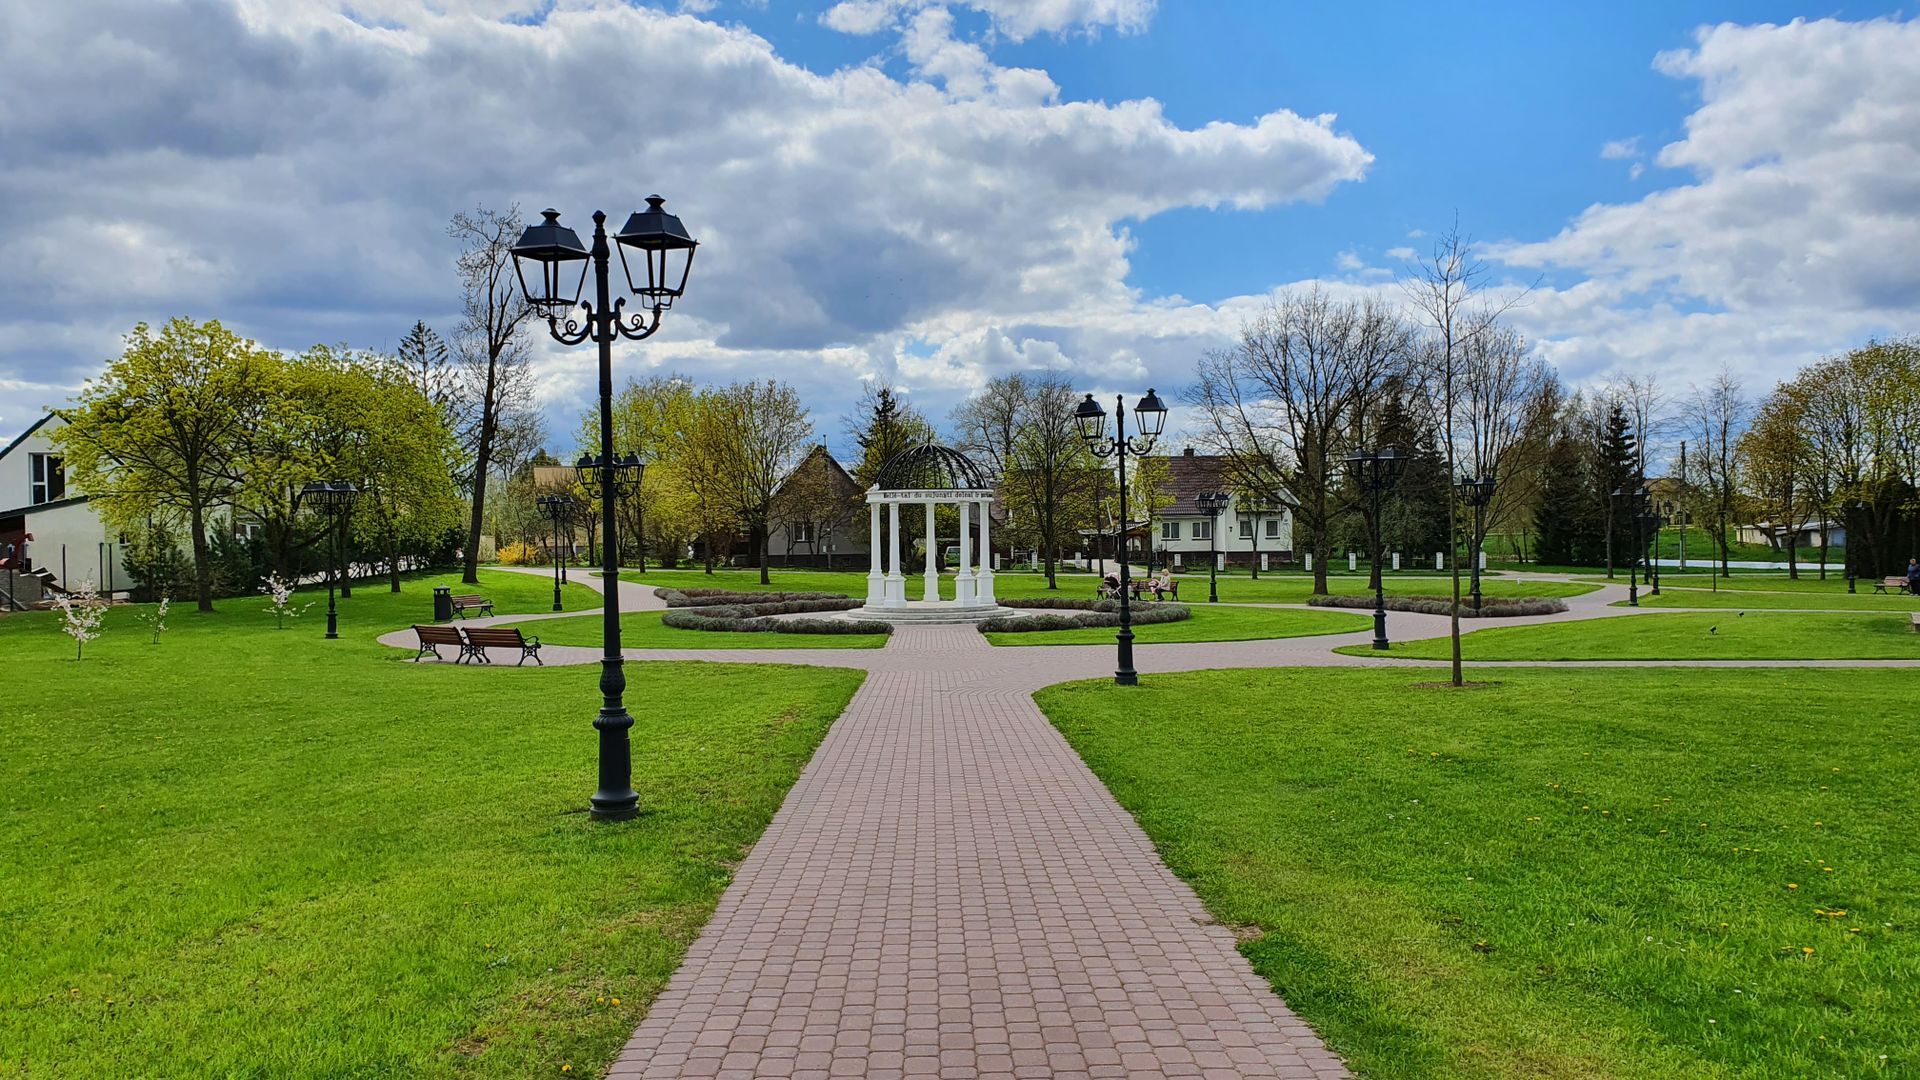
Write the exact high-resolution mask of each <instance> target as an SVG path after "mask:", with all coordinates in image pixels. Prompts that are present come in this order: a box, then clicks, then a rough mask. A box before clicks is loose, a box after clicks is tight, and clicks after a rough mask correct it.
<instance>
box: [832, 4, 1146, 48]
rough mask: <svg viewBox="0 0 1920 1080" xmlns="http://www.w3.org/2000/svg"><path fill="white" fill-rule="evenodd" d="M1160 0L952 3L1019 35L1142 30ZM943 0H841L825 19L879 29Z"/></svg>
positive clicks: (854, 30)
mask: <svg viewBox="0 0 1920 1080" xmlns="http://www.w3.org/2000/svg"><path fill="white" fill-rule="evenodd" d="M1156 3H1157V0H952V6H956V7H965V8H969V9H972V10H974V11H979V12H983V13H984V14H986V16H987V17H988V18H989V19H990V20H991V21H992V23H993V28H994V30H995V31H997V32H998V33H1000V34H1002V35H1004V36H1006V37H1008V38H1011V39H1012V40H1014V41H1024V40H1026V39H1027V38H1029V37H1032V36H1033V35H1035V34H1062V33H1065V32H1067V31H1069V30H1081V31H1085V32H1087V33H1093V32H1095V31H1098V30H1099V29H1101V28H1103V27H1112V28H1113V29H1115V30H1118V31H1120V32H1121V33H1138V32H1139V31H1141V30H1144V29H1146V28H1147V24H1148V23H1150V22H1152V21H1153V12H1154V8H1155V6H1156ZM943 6H946V4H943V3H942V0H840V2H839V3H837V4H835V5H834V6H833V7H831V8H828V9H827V12H826V14H824V15H822V16H821V17H820V21H821V22H822V23H824V24H826V25H827V26H828V27H830V28H832V29H834V30H838V31H840V32H841V33H846V34H875V33H879V32H880V31H881V30H885V29H888V28H890V27H893V26H896V25H899V24H902V23H905V22H910V21H911V19H912V13H914V12H918V11H923V10H927V9H931V8H937V7H943Z"/></svg>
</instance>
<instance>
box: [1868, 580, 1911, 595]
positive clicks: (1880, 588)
mask: <svg viewBox="0 0 1920 1080" xmlns="http://www.w3.org/2000/svg"><path fill="white" fill-rule="evenodd" d="M1873 591H1874V592H1906V591H1907V579H1906V578H1903V577H1887V578H1881V579H1880V583H1879V584H1877V585H1875V586H1874V587H1873Z"/></svg>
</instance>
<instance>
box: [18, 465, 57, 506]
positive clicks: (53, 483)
mask: <svg viewBox="0 0 1920 1080" xmlns="http://www.w3.org/2000/svg"><path fill="white" fill-rule="evenodd" d="M27 478H28V482H29V484H30V486H31V493H30V494H29V495H28V496H27V501H28V502H29V503H31V504H32V505H34V506H39V505H40V504H41V503H50V502H53V501H54V500H56V499H64V498H66V497H67V462H66V459H64V458H62V457H61V456H60V455H59V454H28V455H27Z"/></svg>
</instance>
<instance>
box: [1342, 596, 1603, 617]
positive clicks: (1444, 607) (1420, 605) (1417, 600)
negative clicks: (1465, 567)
mask: <svg viewBox="0 0 1920 1080" xmlns="http://www.w3.org/2000/svg"><path fill="white" fill-rule="evenodd" d="M1307 606H1309V607H1332V608H1359V609H1362V610H1366V611H1371V610H1373V597H1371V596H1309V597H1307ZM1386 608H1387V610H1388V611H1411V612H1414V613H1416V614H1419V615H1448V614H1451V613H1452V612H1453V601H1452V600H1451V599H1449V598H1448V597H1445V596H1389V597H1387V602H1386ZM1565 610H1567V605H1566V604H1565V603H1564V602H1562V601H1559V600H1553V599H1549V598H1546V597H1540V596H1483V597H1481V598H1480V610H1478V611H1475V610H1474V609H1473V608H1471V607H1468V606H1467V603H1466V601H1464V600H1462V601H1461V602H1460V617H1461V618H1463V619H1511V618H1514V617H1516V616H1520V615H1556V614H1558V613H1560V612H1562V611H1565Z"/></svg>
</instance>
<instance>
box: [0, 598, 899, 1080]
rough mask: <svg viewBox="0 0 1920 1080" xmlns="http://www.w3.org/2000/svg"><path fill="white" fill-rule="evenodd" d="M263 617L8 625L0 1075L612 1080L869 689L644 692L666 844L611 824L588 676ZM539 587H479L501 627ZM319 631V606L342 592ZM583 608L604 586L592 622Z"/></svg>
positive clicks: (783, 681)
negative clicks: (81, 641) (644, 1020)
mask: <svg viewBox="0 0 1920 1080" xmlns="http://www.w3.org/2000/svg"><path fill="white" fill-rule="evenodd" d="M446 580H449V579H444V578H424V579H415V580H413V581H411V582H409V584H408V586H407V590H408V591H407V592H405V593H403V594H401V595H400V596H399V597H394V596H392V594H389V593H386V592H384V591H375V590H371V589H366V588H363V589H362V590H360V593H359V595H356V596H355V597H354V598H353V599H352V600H351V601H346V602H343V604H342V615H341V630H342V634H343V637H342V639H341V640H339V641H331V642H329V641H323V640H321V639H320V634H321V631H322V628H323V624H322V622H321V621H320V620H319V619H317V618H315V615H316V614H317V610H318V609H315V611H310V612H309V613H308V614H307V615H305V616H302V617H301V618H300V619H299V620H297V621H296V622H295V623H294V624H290V626H289V628H288V629H286V630H284V631H281V630H275V629H274V627H273V619H272V617H271V616H268V615H266V614H264V613H262V611H261V609H262V608H263V607H264V606H265V601H264V599H262V598H258V597H255V598H250V599H240V600H227V601H221V602H220V608H221V610H220V611H218V612H217V613H215V614H213V615H210V616H201V615H196V614H192V613H190V612H187V611H184V610H182V609H180V608H179V607H176V608H175V611H174V613H173V615H172V617H171V618H170V619H169V620H168V621H169V623H170V624H171V628H170V629H169V630H168V631H167V632H166V633H165V634H164V635H163V636H162V638H161V642H160V644H158V645H154V644H150V641H149V637H148V635H147V633H146V631H145V628H144V627H143V626H142V625H141V624H140V623H138V622H137V621H136V617H137V616H138V615H140V614H143V613H144V611H143V609H136V608H116V609H114V610H113V611H112V612H111V613H110V615H109V617H108V620H107V624H106V631H107V632H106V634H105V635H104V636H103V637H101V638H100V639H99V640H98V641H95V642H93V643H92V644H90V645H89V646H88V648H87V656H86V659H85V660H83V661H79V662H75V661H74V660H73V659H72V654H73V652H72V643H71V641H70V640H69V639H67V638H66V637H65V636H63V635H61V634H60V633H59V631H58V630H57V629H56V627H55V625H54V618H53V616H51V615H48V614H31V615H16V616H9V617H7V618H4V619H0V650H4V654H5V655H6V656H7V670H6V675H5V684H6V689H5V695H4V696H5V702H6V707H5V709H4V714H5V719H4V723H0V850H3V851H5V852H6V853H7V854H6V868H5V872H4V873H3V874H0V1071H4V1072H7V1073H8V1074H10V1075H26V1076H49V1077H52V1076H133V1075H139V1076H163V1077H171V1076H181V1077H185V1076H195V1077H198V1076H262V1077H265V1076H273V1077H319V1076H344V1075H406V1076H477V1077H524V1076H530V1075H560V1073H561V1069H562V1067H563V1066H567V1065H571V1067H572V1068H571V1072H572V1074H573V1075H597V1074H598V1072H599V1071H600V1070H601V1069H603V1068H604V1067H605V1065H606V1064H607V1063H608V1062H610V1061H611V1060H612V1058H613V1056H614V1054H616V1053H617V1052H618V1050H619V1047H620V1046H621V1044H622V1043H623V1041H624V1040H625V1039H626V1038H627V1037H628V1036H629V1035H630V1034H631V1032H632V1029H633V1028H634V1026H635V1025H636V1023H637V1022H638V1021H639V1019H640V1017H641V1016H642V1015H643V1014H644V1012H645V1010H646V1007H647V1005H648V1003H649V1002H650V1001H651V1000H652V999H653V997H654V996H655V995H656V994H657V993H658V992H659V990H660V989H661V987H662V986H663V985H664V984H665V981H666V979H667V978H668V976H669V975H670V974H671V973H672V972H673V970H674V969H675V968H676V967H677V966H678V964H679V961H680V958H681V956H682V955H683V953H684V952H685V950H686V947H687V945H688V944H689V942H690V941H691V939H692V937H693V936H694V935H695V933H696V932H697V931H698V929H699V927H700V926H701V925H703V924H704V923H705V921H706V920H707V918H708V916H709V915H710V914H711V912H712V909H713V906H714V904H715V903H716V902H717V900H718V898H719V895H720V891H721V889H722V888H724V886H725V884H726V882H727V880H728V878H729V873H730V868H731V867H732V866H733V865H734V863H735V862H736V861H737V860H738V859H739V858H740V857H741V854H742V852H743V851H744V850H746V848H747V847H748V846H749V845H751V844H752V843H753V841H754V840H755V839H756V838H757V837H758V836H759V835H760V833H761V831H762V830H763V829H764V827H765V825H766V823H767V821H768V820H769V819H770V818H771V816H772V814H773V812H774V810H775V809H776V808H777V807H778V806H779V804H780V802H781V800H782V799H783V798H784V796H785V794H786V791H787V789H788V788H789V787H790V786H791V785H792V783H793V781H794V779H795V778H796V777H797V776H798V774H799V771H800V769H801V767H802V766H803V765H804V764H805V763H806V761H807V759H808V757H809V756H810V755H811V754H812V752H813V749H814V747H815V746H816V745H817V744H818V741H819V739H820V738H821V736H822V735H823V733H824V732H825V731H826V728H827V726H828V724H829V723H830V722H831V721H832V719H833V717H835V716H836V715H838V713H839V712H840V711H841V709H842V708H843V707H844V705H845V703H846V701H847V699H848V698H849V697H850V696H851V695H852V693H853V691H854V689H855V688H856V687H857V686H858V684H859V682H860V680H861V677H862V676H861V675H860V673H858V672H851V671H840V670H826V669H802V668H792V667H773V666H765V667H739V666H724V667H723V666H719V665H713V666H708V665H696V664H686V665H681V664H634V665H629V666H628V667H627V669H626V670H627V680H628V685H627V702H628V704H629V706H630V707H632V708H633V709H634V712H635V716H636V720H637V723H636V725H635V727H634V729H633V743H634V747H633V762H634V784H635V787H636V789H637V790H638V791H639V792H640V793H641V801H642V806H643V807H644V808H645V813H644V814H643V816H642V817H641V818H640V819H639V820H637V821H633V822H628V823H623V824H619V825H611V826H608V825H599V824H595V823H593V822H591V821H589V820H588V818H587V816H586V814H585V813H584V812H583V811H584V808H585V804H586V798H587V796H588V795H589V794H590V793H591V790H592V787H593V781H594V762H595V738H594V734H593V731H592V729H591V727H590V721H591V720H592V718H593V714H594V711H595V710H596V708H597V707H598V704H599V695H598V692H597V685H596V683H597V679H596V676H595V674H594V672H593V670H592V669H585V668H550V669H536V668H532V667H528V668H520V669H516V668H511V667H503V668H496V669H479V670H477V669H474V668H470V667H455V666H454V665H452V664H440V665H435V664H429V663H422V664H418V665H415V664H411V663H408V662H406V660H407V655H408V654H406V653H404V652H400V651H397V650H390V649H384V648H382V647H380V646H379V645H377V644H376V643H375V642H374V641H373V637H374V635H375V634H376V633H378V632H379V631H381V630H385V629H391V628H393V627H395V626H398V625H402V624H404V623H405V622H406V621H408V620H410V619H422V620H423V621H424V618H425V615H426V613H427V612H428V611H429V610H430V605H431V592H430V589H429V586H431V585H432V584H435V583H440V582H443V581H446ZM551 589H552V587H551V584H550V583H549V582H544V581H542V580H541V579H539V578H535V577H528V576H524V575H514V574H507V573H490V574H486V575H484V576H483V580H482V583H481V586H480V588H479V590H478V591H480V592H484V593H486V594H488V595H490V596H492V597H493V598H494V600H495V602H496V604H497V605H498V606H499V608H500V610H501V611H502V612H503V613H505V612H507V611H511V610H513V609H514V608H516V607H518V608H520V609H521V610H538V609H539V608H541V607H543V606H545V605H547V604H550V603H551V598H552V591H551ZM321 595H322V603H323V604H324V593H322V594H321ZM576 601H577V602H579V603H581V604H582V605H583V606H584V605H585V604H587V603H590V602H592V595H591V594H590V593H587V592H586V591H585V590H580V594H579V595H578V596H577V597H572V598H570V599H569V602H570V603H571V602H576Z"/></svg>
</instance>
